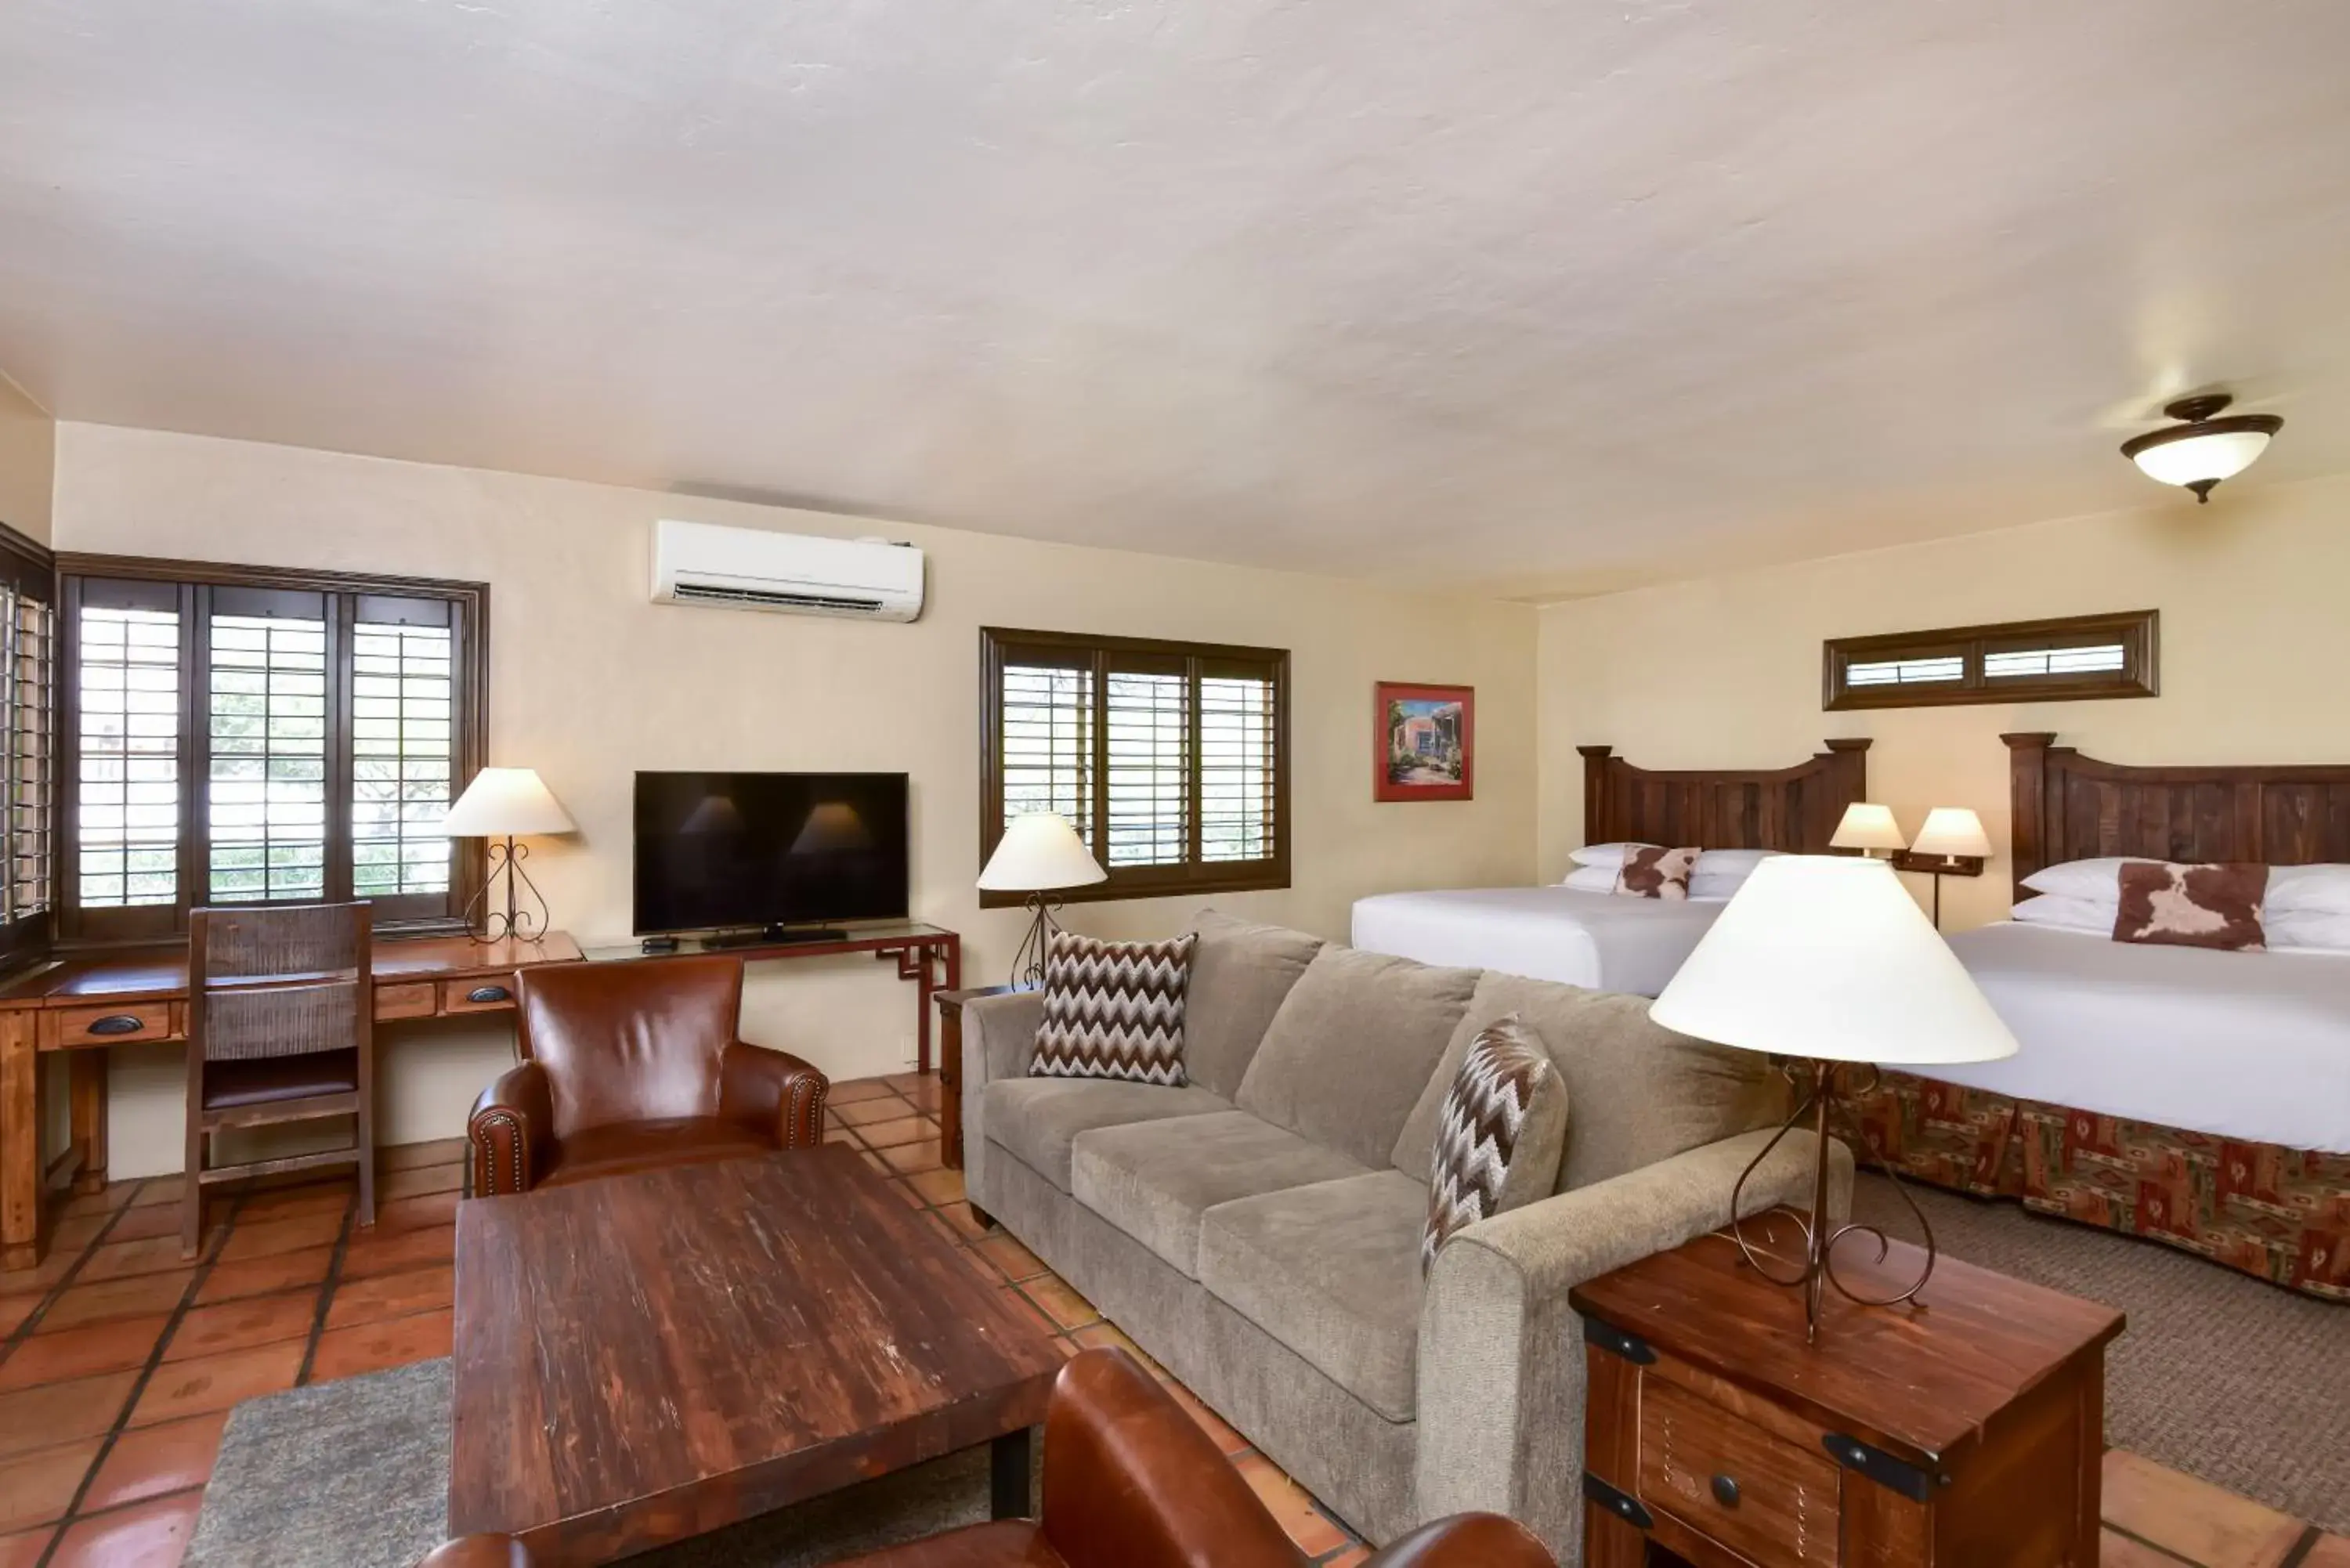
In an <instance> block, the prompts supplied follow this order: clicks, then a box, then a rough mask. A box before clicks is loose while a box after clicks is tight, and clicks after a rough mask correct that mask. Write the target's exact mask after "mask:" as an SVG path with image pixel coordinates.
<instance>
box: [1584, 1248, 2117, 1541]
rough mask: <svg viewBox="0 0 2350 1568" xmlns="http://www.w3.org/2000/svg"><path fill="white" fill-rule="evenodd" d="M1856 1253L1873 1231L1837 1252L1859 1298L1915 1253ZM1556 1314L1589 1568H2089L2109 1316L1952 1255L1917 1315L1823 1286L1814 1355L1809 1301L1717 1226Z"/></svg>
mask: <svg viewBox="0 0 2350 1568" xmlns="http://www.w3.org/2000/svg"><path fill="white" fill-rule="evenodd" d="M1792 1221H1793V1217H1792V1216H1787V1215H1784V1214H1781V1215H1776V1216H1773V1224H1772V1229H1773V1231H1774V1232H1775V1233H1776V1234H1777V1235H1778V1236H1779V1237H1781V1238H1784V1239H1792V1238H1793V1237H1794V1229H1795V1227H1794V1223H1793V1222H1792ZM1760 1224H1761V1222H1760V1221H1759V1220H1758V1221H1749V1223H1748V1232H1749V1234H1750V1236H1752V1234H1754V1233H1755V1232H1756V1231H1757V1230H1758V1229H1759V1228H1760ZM1795 1244H1796V1245H1797V1246H1800V1241H1797V1242H1796V1243H1795ZM1869 1255H1870V1244H1869V1242H1868V1241H1867V1238H1866V1237H1854V1238H1850V1239H1848V1240H1847V1241H1846V1243H1845V1245H1844V1246H1843V1247H1842V1248H1841V1249H1839V1251H1838V1253H1837V1262H1838V1272H1839V1274H1840V1276H1841V1277H1842V1278H1843V1279H1844V1281H1845V1282H1846V1283H1847V1284H1848V1285H1850V1286H1851V1287H1852V1288H1853V1289H1854V1290H1855V1291H1856V1292H1857V1293H1861V1294H1863V1295H1882V1294H1889V1293H1892V1292H1894V1291H1898V1290H1899V1289H1901V1288H1902V1286H1903V1285H1905V1284H1906V1283H1908V1281H1909V1280H1911V1279H1914V1278H1915V1277H1916V1275H1917V1272H1918V1265H1919V1264H1920V1262H1922V1261H1923V1260H1922V1256H1921V1253H1920V1250H1919V1249H1918V1248H1916V1247H1913V1246H1910V1245H1909V1244H1908V1243H1907V1242H1902V1241H1895V1242H1893V1243H1891V1245H1890V1251H1889V1254H1888V1256H1887V1259H1886V1261H1885V1262H1883V1263H1881V1264H1872V1263H1870V1262H1868V1259H1869ZM1567 1300H1568V1302H1569V1303H1570V1304H1572V1305H1573V1306H1574V1308H1575V1311H1576V1312H1578V1313H1580V1314H1583V1320H1584V1341H1585V1356H1586V1366H1587V1368H1588V1372H1589V1396H1588V1401H1587V1410H1586V1431H1585V1438H1584V1446H1585V1459H1584V1463H1585V1466H1586V1469H1585V1470H1584V1477H1583V1492H1584V1498H1585V1504H1584V1555H1583V1560H1584V1563H1586V1565H1587V1568H1641V1565H1643V1564H1648V1563H1674V1562H1687V1563H1694V1564H1696V1565H1697V1568H1794V1565H1795V1564H1820V1565H1826V1568H2097V1561H2098V1495H2097V1491H2098V1471H2099V1466H2100V1462H2101V1460H2102V1459H2103V1456H2104V1452H2105V1347H2106V1344H2107V1342H2109V1341H2110V1340H2112V1339H2113V1337H2114V1336H2115V1335H2116V1334H2119V1333H2120V1332H2121V1331H2122V1324H2123V1319H2122V1314H2120V1313H2118V1312H2116V1311H2114V1310H2113V1309H2112V1308H2110V1307H2104V1306H2099V1305H2097V1304H2095V1303H2092V1302H2085V1301H2081V1300H2079V1299H2077V1298H2075V1297H2073V1296H2067V1295H2063V1294H2060V1293H2057V1292H2054V1291H2050V1290H2043V1289H2041V1288H2040V1287H2039V1286H2037V1285H2030V1284H2025V1283H2024V1282H2022V1281H2020V1280H2012V1279H2009V1278H2007V1277H2005V1276H2004V1275H2001V1274H1995V1273H1992V1272H1991V1271H1989V1270H1987V1269H1980V1268H1976V1267H1974V1266H1973V1265H1971V1264H1968V1263H1962V1262H1959V1261H1957V1260H1956V1259H1953V1258H1950V1257H1944V1258H1942V1259H1941V1260H1940V1261H1939V1262H1938V1263H1937V1264H1936V1265H1935V1268H1934V1277H1933V1279H1932V1281H1931V1282H1929V1284H1928V1285H1927V1287H1926V1289H1925V1291H1924V1293H1923V1301H1924V1303H1925V1305H1924V1307H1923V1308H1922V1309H1913V1308H1911V1307H1908V1306H1895V1307H1871V1306H1861V1305H1857V1304H1856V1303H1853V1302H1850V1301H1847V1300H1846V1299H1845V1298H1844V1297H1843V1296H1841V1295H1839V1294H1837V1293H1835V1291H1834V1290H1830V1291H1829V1292H1828V1293H1827V1300H1826V1303H1825V1304H1824V1305H1823V1307H1822V1308H1821V1319H1820V1333H1819V1342H1818V1343H1817V1344H1816V1345H1806V1344H1805V1343H1804V1303H1803V1297H1802V1294H1801V1293H1799V1292H1795V1291H1790V1290H1784V1289H1782V1288H1780V1287H1778V1286H1775V1285H1773V1284H1771V1283H1769V1282H1766V1281H1764V1280H1763V1279H1761V1278H1760V1277H1758V1276H1757V1274H1756V1272H1755V1271H1754V1269H1753V1268H1752V1266H1751V1265H1750V1264H1748V1263H1747V1262H1745V1261H1744V1259H1743V1258H1742V1257H1741V1256H1740V1254H1739V1250H1738V1246H1737V1243H1736V1242H1734V1241H1731V1240H1730V1239H1729V1238H1728V1237H1726V1236H1722V1235H1712V1236H1701V1237H1700V1238H1698V1239H1697V1240H1696V1241H1690V1242H1689V1243H1687V1244H1686V1245H1684V1246H1680V1247H1677V1248H1675V1249H1673V1250H1672V1251H1669V1252H1660V1253H1658V1254H1657V1255H1656V1256H1654V1257H1652V1258H1648V1259H1644V1260H1642V1261H1641V1262H1637V1263H1634V1264H1631V1265H1630V1266H1628V1267H1627V1268H1622V1269H1618V1270H1617V1271H1616V1272H1613V1273H1611V1274H1605V1275H1602V1276H1601V1277H1600V1278H1598V1279H1596V1280H1593V1281H1590V1282H1587V1283H1586V1284H1583V1285H1579V1286H1577V1287H1575V1290H1573V1291H1572V1292H1570V1293H1568V1297H1567Z"/></svg>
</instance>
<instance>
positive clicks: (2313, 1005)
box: [1861, 733, 2350, 1301]
mask: <svg viewBox="0 0 2350 1568" xmlns="http://www.w3.org/2000/svg"><path fill="white" fill-rule="evenodd" d="M2004 739H2005V740H2006V741H2007V743H2008V745H2009V746H2010V748H2011V749H2012V750H2011V759H2012V794H2013V803H2012V804H2013V809H2014V839H2013V851H2014V859H2015V870H2014V874H2015V880H2016V897H2017V898H2019V899H2022V898H2028V897H2030V896H2031V893H2030V890H2029V889H2026V888H2023V886H2022V882H2023V879H2024V878H2025V877H2030V876H2032V875H2033V874H2034V873H2035V872H2037V871H2039V870H2040V869H2042V868H2043V867H2048V866H2054V865H2059V864H2062V863H2064V862H2065V861H2070V860H2082V859H2091V858H2095V857H2104V856H2142V857H2146V858H2148V859H2158V860H2179V861H2205V860H2233V861H2253V862H2263V863H2266V864H2268V865H2272V866H2295V865H2309V864H2314V863H2319V862H2342V861H2350V767H2323V766H2306V765H2294V766H2285V767H2204V768H2173V767H2131V766H2125V765H2121V764H2117V763H2102V762H2097V761H2095V760H2094V759H2091V758H2088V757H2084V756H2082V755H2081V754H2080V753H2077V752H2075V751H2074V750H2072V749H2071V748H2069V747H2062V746H2057V745H2055V744H2054V740H2055V737H2054V735H2049V734H2043V733H2033V734H2017V735H2009V736H2006V737H2004ZM1950 947H1951V950H1953V951H1954V952H1956V953H1957V954H1958V955H1959V957H1960V961H1962V962H1963V963H1964V964H1965V965H1966V967H1967V970H1968V971H1969V973H1970V974H1971V975H1973V976H1974V978H1975V980H1976V981H1977V983H1978V984H1980V985H1981V987H1982V989H1983V992H1984V994H1985V995H1987V996H1988V997H1989V998H1990V999H1991V1003H1992V1005H1993V1006H1994V1007H1996V1008H1997V1009H1998V1010H1999V1012H2000V1015H2001V1016H2002V1018H2003V1019H2005V1020H2006V1022H2007V1023H2008V1026H2009V1027H2010V1028H2011V1029H2012V1030H2013V1031H2014V1032H2015V1035H2016V1038H2017V1040H2018V1041H2019V1042H2020V1043H2021V1044H2022V1050H2021V1051H2020V1052H2019V1053H2018V1054H2016V1055H2015V1056H2013V1057H2011V1058H2009V1059H2007V1060H2005V1061H2002V1062H1994V1063H1984V1064H1975V1065H1970V1066H1965V1067H1946V1068H1942V1069H1939V1071H1938V1074H1937V1075H1936V1076H1935V1077H1932V1078H1922V1077H1917V1076H1913V1075H1908V1074H1903V1073H1898V1072H1893V1071H1887V1073H1886V1074H1885V1075H1884V1080H1883V1082H1882V1084H1881V1085H1879V1086H1878V1087H1877V1089H1876V1090H1875V1091H1874V1092H1873V1093H1871V1094H1869V1095H1867V1096H1864V1097H1863V1104H1862V1106H1861V1122H1862V1127H1863V1130H1864V1133H1865V1136H1866V1138H1867V1141H1868V1143H1869V1145H1870V1147H1871V1149H1872V1151H1873V1152H1875V1153H1876V1154H1877V1155H1878V1157H1879V1158H1884V1159H1886V1160H1887V1161H1888V1162H1889V1163H1891V1164H1893V1165H1894V1166H1895V1167H1896V1168H1898V1169H1899V1170H1900V1171H1901V1173H1902V1174H1903V1175H1905V1176H1910V1177H1915V1178H1918V1179H1922V1180H1925V1181H1929V1182H1932V1183H1934V1184H1936V1185H1939V1186H1944V1187H1950V1188H1953V1189H1958V1190H1960V1191H1965V1192H1971V1193H1975V1194H1978V1195H1981V1196H1986V1197H2003V1198H2013V1199H2021V1200H2022V1202H2023V1203H2024V1204H2025V1205H2027V1206H2028V1207H2030V1208H2032V1209H2034V1210H2040V1211H2042V1212H2045V1213H2052V1214H2059V1215H2063V1216H2064V1217H2065V1218H2068V1219H2072V1220H2083V1221H2085V1222H2087V1223H2090V1224H2094V1225H2099V1226H2103V1227H2105V1228H2106V1229H2109V1230H2114V1231H2124V1232H2126V1233H2129V1234H2133V1235H2138V1236H2144V1237H2148V1238H2151V1239H2153V1240H2157V1241H2163V1242H2166V1243H2168V1244H2169V1245H2172V1246H2175V1247H2179V1248H2183V1249H2185V1250H2187V1251H2193V1252H2197V1253H2199V1254H2201V1255H2202V1256H2205V1257H2207V1258H2210V1259H2211V1260H2213V1261H2214V1262H2220V1263H2224V1264H2227V1265H2229V1266H2230V1267H2233V1268H2236V1269H2239V1270H2241V1271H2243V1272H2247V1273H2251V1274H2256V1275H2259V1276H2260V1277H2262V1278H2263V1279H2267V1280H2270V1281H2272V1282H2275V1283H2278V1284H2281V1285H2284V1286H2287V1287H2289V1288H2291V1289H2293V1290H2297V1291H2301V1292H2303V1293H2307V1294H2310V1295H2314V1296H2320V1297H2325V1298H2330V1299H2333V1300H2336V1301H2350V953H2333V952H2308V953H2302V952H2252V953H2230V952H2214V951H2209V950H2201V949H2194V948H2168V947H2147V946H2139V945H2135V944H2131V943H2126V942H2116V941H2112V940H2106V939H2103V938H2100V937H2098V936H2095V935H2093V934H2085V933H2083V932H2079V931H2073V930H2063V929H2052V928H2049V927H2043V926H2028V925H2022V924H2018V923H2015V922H2012V921H2009V922H2002V923H2001V924H1997V925H1992V926H1987V927H1984V928H1982V929H1978V930H1974V931H1968V932H1962V933H1960V934H1959V935H1957V936H1955V937H1953V938H1951V939H1950Z"/></svg>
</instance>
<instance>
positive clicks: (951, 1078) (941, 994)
mask: <svg viewBox="0 0 2350 1568" xmlns="http://www.w3.org/2000/svg"><path fill="white" fill-rule="evenodd" d="M1019 989H1020V988H1019V987H1018V986H1014V985H976V986H972V987H969V988H967V989H958V990H954V991H934V992H931V996H932V997H934V998H936V999H937V1001H938V1004H939V1158H940V1159H941V1161H943V1162H944V1163H945V1165H946V1167H947V1168H948V1169H950V1170H961V1169H962V1004H963V1003H964V1002H976V1001H978V1000H979V999H980V998H981V997H983V996H1002V995H1003V994H1004V992H1010V991H1017V990H1019Z"/></svg>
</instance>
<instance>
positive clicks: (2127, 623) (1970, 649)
mask: <svg viewBox="0 0 2350 1568" xmlns="http://www.w3.org/2000/svg"><path fill="white" fill-rule="evenodd" d="M2158 630H2159V627H2158V617H2157V615H2156V612H2154V611H2153V610H2131V611H2128V612H2126V613H2123V614H2118V615H2085V616H2074V617H2071V618H2067V619H2064V620H2018V621H2007V622H2003V623H2002V624H2000V625H1997V626H1968V627H1954V628H1948V629H1945V630H1941V631H1911V632H1894V633H1889V634H1887V635H1883V636H1877V637H1843V638H1835V639H1831V640H1830V641H1829V642H1828V644H1827V646H1826V653H1825V671H1824V676H1823V680H1824V685H1825V694H1824V698H1823V701H1822V703H1821V706H1823V707H1825V708H1827V709H1829V710H1831V711H1834V710H1836V709H1844V708H1928V707H1935V706H1939V705H1942V704H1949V703H1960V702H2058V701H2077V700H2079V699H2082V698H2089V697H2151V696H2153V695H2154V694H2155V692H2156V691H2157V681H2156V653H2157V649H2158Z"/></svg>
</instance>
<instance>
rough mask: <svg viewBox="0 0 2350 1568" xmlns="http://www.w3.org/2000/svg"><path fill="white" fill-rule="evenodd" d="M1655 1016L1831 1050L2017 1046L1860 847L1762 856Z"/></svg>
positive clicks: (1973, 1058)
mask: <svg viewBox="0 0 2350 1568" xmlns="http://www.w3.org/2000/svg"><path fill="white" fill-rule="evenodd" d="M1648 1015H1649V1016H1650V1017H1652V1018H1654V1019H1655V1020H1656V1021H1657V1022H1658V1023H1661V1024H1663V1025H1664V1026H1665V1027H1666V1028H1668V1029H1676V1030H1679V1032H1680V1033H1683V1034H1693V1035H1695V1036H1697V1037H1698V1038H1699V1039H1700V1040H1712V1041H1717V1042H1719V1043H1720V1044H1724V1045H1736V1046H1741V1047H1742V1048H1744V1049H1746V1050H1749V1051H1769V1052H1774V1053H1776V1054H1780V1055H1784V1056H1808V1057H1812V1058H1814V1059H1817V1060H1822V1061H1829V1062H1884V1063H1891V1064H1932V1063H1938V1062H1989V1061H1992V1060H1994V1059H1996V1058H1998V1057H2001V1056H2012V1055H2013V1054H2015V1036H2014V1035H2013V1034H2012V1033H2009V1032H2008V1028H2007V1025H2006V1024H2005V1023H2002V1022H2000V1017H1999V1014H1998V1013H1996V1012H1992V1011H1991V1003H1990V1002H1988V1001H1986V1000H1985V999H1984V997H1983V993H1982V992H1981V991H1980V990H1978V989H1977V988H1976V986H1975V982H1974V981H1973V979H1972V978H1971V977H1970V976H1969V975H1968V973H1967V971H1965V969H1963V968H1962V967H1960V963H1959V961H1958V959H1957V957H1956V956H1955V955H1953V954H1952V953H1951V951H1950V948H1949V946H1948V945H1947V944H1946V943H1944V942H1943V940H1942V939H1941V937H1940V936H1939V935H1938V934H1937V933H1936V932H1935V930H1934V928H1933V927H1932V926H1931V925H1929V923H1928V922H1927V919H1926V916H1925V914H1924V912H1923V911H1922V910H1920V909H1918V904H1917V901H1916V900H1915V899H1913V898H1910V897H1909V895H1908V891H1907V890H1905V889H1904V888H1902V886H1901V882H1900V878H1898V877H1896V876H1895V875H1894V872H1893V867H1891V866H1890V865H1889V864H1887V862H1885V861H1882V860H1862V859H1856V858H1854V857H1850V856H1836V855H1778V856H1773V857H1771V858H1770V859H1767V860H1765V861H1763V863H1762V864H1761V865H1759V866H1757V867H1754V871H1753V874H1752V875H1751V876H1749V877H1747V878H1746V880H1745V882H1744V883H1743V884H1742V885H1741V886H1740V888H1739V889H1738V891H1737V893H1736V894H1735V895H1734V896H1733V897H1732V898H1731V900H1730V902H1729V904H1728V905H1727V906H1726V907H1724V909H1722V911H1721V916H1720V918H1719V919H1716V920H1715V921H1714V922H1713V925H1712V927H1711V929H1709V930H1707V932H1706V933H1705V936H1704V938H1703V939H1702V940H1700V941H1699V943H1698V945H1697V950H1696V951H1695V952H1692V953H1691V954H1690V957H1689V961H1688V962H1687V963H1684V964H1683V965H1681V968H1680V972H1679V973H1678V974H1676V975H1674V976H1673V978H1672V981H1671V983H1669V984H1668V985H1667V986H1666V987H1665V992H1664V994H1663V995H1662V996H1659V997H1658V998H1657V1001H1656V1004H1655V1006H1653V1007H1651V1008H1650V1009H1649V1012H1648Z"/></svg>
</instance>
